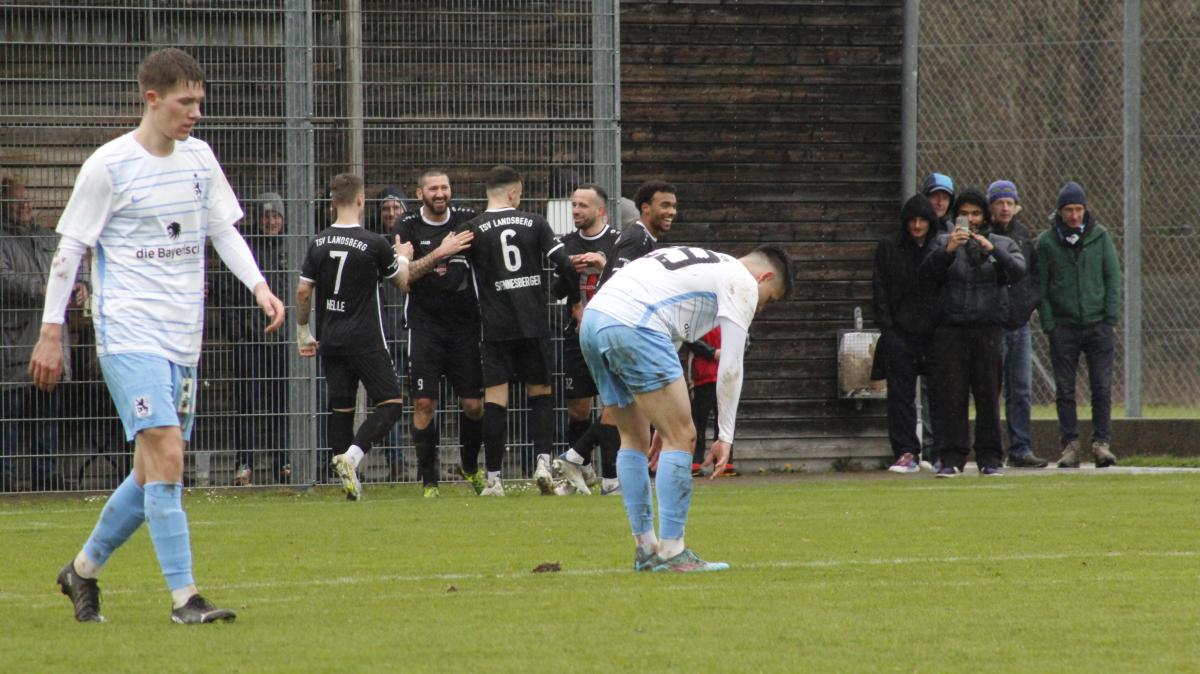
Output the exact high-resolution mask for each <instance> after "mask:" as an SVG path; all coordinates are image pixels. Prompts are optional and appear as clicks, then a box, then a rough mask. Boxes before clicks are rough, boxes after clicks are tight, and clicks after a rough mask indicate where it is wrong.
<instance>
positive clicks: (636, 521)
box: [617, 449, 654, 536]
mask: <svg viewBox="0 0 1200 674" xmlns="http://www.w3.org/2000/svg"><path fill="white" fill-rule="evenodd" d="M617 478H619V479H620V480H621V498H623V499H624V500H625V514H626V515H627V516H628V517H629V526H630V527H632V528H633V535H634V536H637V535H638V534H644V533H646V532H647V531H653V530H654V510H653V505H652V504H651V503H650V462H649V461H648V460H647V459H646V455H645V454H642V453H641V452H639V451H637V450H636V449H622V450H621V451H619V452H617Z"/></svg>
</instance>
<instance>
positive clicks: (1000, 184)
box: [987, 180, 1048, 468]
mask: <svg viewBox="0 0 1200 674" xmlns="http://www.w3.org/2000/svg"><path fill="white" fill-rule="evenodd" d="M987 197H988V208H989V210H990V211H991V214H992V231H994V232H996V233H997V234H1003V235H1004V236H1007V237H1008V238H1010V239H1012V240H1013V241H1015V242H1016V243H1017V247H1018V248H1020V249H1021V254H1022V255H1024V256H1025V271H1026V273H1025V276H1024V277H1023V278H1022V279H1021V280H1020V281H1017V282H1016V283H1014V284H1012V285H1011V286H1009V288H1008V313H1007V315H1005V317H1004V322H1003V324H1002V326H1003V327H1004V342H1003V345H1002V347H1003V348H1002V351H1001V362H1002V363H1003V366H1004V371H1003V373H1002V378H1003V380H1004V422H1005V424H1006V425H1007V427H1008V459H1007V463H1008V465H1009V466H1011V467H1014V468H1045V467H1046V465H1047V464H1048V462H1047V461H1046V460H1045V459H1043V458H1041V457H1040V456H1038V455H1036V454H1034V453H1033V445H1032V439H1031V434H1030V413H1031V410H1032V408H1033V394H1032V379H1033V340H1032V339H1031V337H1030V333H1029V319H1030V318H1031V317H1032V316H1033V312H1034V310H1035V309H1037V307H1038V304H1040V303H1041V300H1042V296H1041V294H1040V293H1039V292H1038V287H1037V275H1036V270H1037V256H1036V255H1035V254H1034V250H1033V238H1032V237H1030V235H1029V230H1028V229H1026V228H1025V225H1024V224H1023V223H1022V222H1021V221H1020V220H1019V219H1018V218H1017V214H1018V213H1020V212H1021V205H1020V199H1019V198H1018V195H1017V186H1016V184H1014V183H1013V182H1012V181H1011V180H997V181H995V182H993V183H992V184H991V185H988V191H987Z"/></svg>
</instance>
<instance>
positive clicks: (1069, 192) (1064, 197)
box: [1054, 180, 1087, 211]
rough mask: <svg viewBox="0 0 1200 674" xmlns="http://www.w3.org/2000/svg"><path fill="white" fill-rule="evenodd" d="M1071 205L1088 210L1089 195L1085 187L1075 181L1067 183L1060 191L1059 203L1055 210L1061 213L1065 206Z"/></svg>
mask: <svg viewBox="0 0 1200 674" xmlns="http://www.w3.org/2000/svg"><path fill="white" fill-rule="evenodd" d="M1069 204H1079V205H1080V206H1083V207H1084V208H1087V193H1085V192H1084V191H1083V186H1082V185H1080V184H1079V183H1077V182H1075V181H1074V180H1069V181H1067V184H1065V185H1063V186H1062V189H1061V190H1059V191H1058V201H1057V205H1056V206H1055V207H1054V208H1055V210H1060V211H1061V210H1062V207H1063V206H1067V205H1069Z"/></svg>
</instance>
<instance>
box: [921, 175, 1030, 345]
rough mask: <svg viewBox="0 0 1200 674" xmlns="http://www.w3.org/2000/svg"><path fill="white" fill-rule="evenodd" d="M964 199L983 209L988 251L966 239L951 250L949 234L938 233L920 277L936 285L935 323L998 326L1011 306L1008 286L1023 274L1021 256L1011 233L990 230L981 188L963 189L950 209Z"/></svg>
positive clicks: (1023, 268)
mask: <svg viewBox="0 0 1200 674" xmlns="http://www.w3.org/2000/svg"><path fill="white" fill-rule="evenodd" d="M963 203H974V204H977V205H979V206H980V207H981V208H982V209H983V225H982V226H981V227H980V228H979V231H978V232H977V233H979V234H982V235H983V236H985V237H987V239H988V241H989V242H991V244H992V251H991V252H990V253H989V252H987V251H986V250H984V248H983V246H981V245H980V244H979V242H977V241H975V240H974V239H969V240H968V241H967V242H966V243H965V244H963V245H961V246H959V247H958V248H957V249H956V250H955V251H954V252H953V253H950V252H947V251H946V244H947V243H948V242H949V240H950V236H951V234H949V233H946V234H940V235H939V236H938V237H937V239H936V240H935V241H934V242H933V250H932V251H930V253H929V255H928V256H926V257H925V260H924V261H923V262H922V263H921V269H920V275H921V279H922V280H923V281H928V282H931V283H933V284H936V285H937V287H938V288H939V292H938V319H937V320H938V325H958V326H986V325H994V326H997V327H999V326H1000V325H1002V324H1003V322H1004V320H1005V317H1006V316H1007V315H1008V312H1009V309H1008V304H1009V302H1008V289H1007V286H1008V285H1010V284H1012V283H1015V282H1017V281H1019V280H1021V278H1022V277H1024V276H1025V256H1023V255H1021V249H1020V248H1019V247H1018V246H1017V244H1016V242H1014V241H1013V240H1012V239H1010V238H1008V237H1007V236H1002V235H1000V234H995V233H993V232H992V221H991V216H990V215H989V213H988V204H987V199H986V198H985V197H984V196H983V195H982V194H980V193H979V192H978V191H976V190H964V191H963V192H962V193H961V194H959V196H958V199H956V200H955V202H954V208H953V212H954V213H957V212H958V210H959V207H960V206H961V205H962V204H963Z"/></svg>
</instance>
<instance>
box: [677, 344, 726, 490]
mask: <svg viewBox="0 0 1200 674" xmlns="http://www.w3.org/2000/svg"><path fill="white" fill-rule="evenodd" d="M684 347H685V348H686V349H687V350H688V352H689V353H690V354H691V358H692V365H691V368H690V371H691V374H692V423H693V424H695V426H696V449H695V452H694V453H693V454H692V473H693V474H697V473H699V472H700V465H701V464H702V463H704V452H705V449H706V445H705V442H706V441H705V437H706V436H707V435H708V418H709V416H712V417H713V433H714V435H715V434H716V433H717V432H718V431H719V429H717V428H716V423H717V421H716V419H717V363H718V361H719V360H720V359H721V328H720V327H716V328H713V329H712V330H710V331H709V332H707V333H706V334H705V335H704V336H703V337H701V338H700V340H699V341H697V342H689V343H687V344H685V345H684ZM732 462H733V454H732V453H730V463H729V464H727V465H726V466H725V473H724V474H725V475H736V474H737V473H736V472H735V471H734V469H733V463H732Z"/></svg>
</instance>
